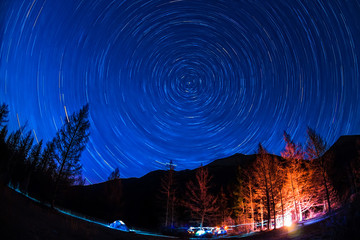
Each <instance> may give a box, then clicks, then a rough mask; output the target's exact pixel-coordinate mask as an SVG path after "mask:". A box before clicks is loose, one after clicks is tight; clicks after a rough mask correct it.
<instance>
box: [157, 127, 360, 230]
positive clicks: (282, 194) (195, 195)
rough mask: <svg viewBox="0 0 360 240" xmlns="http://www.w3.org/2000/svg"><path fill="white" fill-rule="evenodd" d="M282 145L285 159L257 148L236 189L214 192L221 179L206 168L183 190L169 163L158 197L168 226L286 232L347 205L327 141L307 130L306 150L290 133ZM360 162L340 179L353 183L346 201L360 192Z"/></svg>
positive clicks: (229, 188) (239, 172)
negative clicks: (188, 224)
mask: <svg viewBox="0 0 360 240" xmlns="http://www.w3.org/2000/svg"><path fill="white" fill-rule="evenodd" d="M284 143H285V148H284V150H283V151H282V152H281V157H279V156H276V155H273V154H270V153H269V152H268V151H267V150H266V149H265V148H264V147H263V146H262V145H261V144H259V146H258V149H257V153H256V157H255V159H254V160H253V161H251V162H250V163H249V164H244V165H243V166H242V167H241V168H240V167H239V170H238V176H237V181H236V183H234V184H233V185H232V186H222V187H220V188H219V186H215V185H214V184H215V182H219V179H216V180H217V181H213V180H212V178H213V177H212V175H211V174H210V173H209V171H208V168H207V167H203V166H201V167H200V168H198V169H197V171H196V174H195V177H194V178H193V179H190V180H187V183H186V184H185V187H183V186H179V185H178V184H177V179H176V177H175V176H176V174H175V171H174V164H173V163H172V162H170V164H169V165H168V169H167V171H166V173H165V175H164V177H163V179H162V183H161V191H160V192H161V193H162V196H163V198H162V199H163V201H162V202H163V206H164V217H163V219H164V220H163V224H164V226H166V227H168V228H169V227H173V226H176V225H183V223H184V222H186V220H188V222H193V224H194V225H197V226H203V225H208V226H221V225H236V226H238V230H239V231H241V232H249V231H255V230H266V229H274V228H278V227H282V226H284V225H286V224H289V223H291V222H298V221H302V220H304V219H309V218H312V217H316V216H318V215H322V214H326V213H329V212H331V211H332V210H334V209H336V208H338V207H339V206H340V205H341V204H342V203H343V202H344V200H346V199H345V197H344V195H343V192H344V189H339V188H336V187H334V186H335V185H336V182H334V181H338V179H339V178H334V177H333V175H334V172H336V169H335V168H336V167H335V164H334V162H335V161H334V160H335V159H334V156H333V154H332V153H331V152H330V151H327V150H328V146H327V143H326V141H325V140H324V139H323V138H322V137H321V136H320V135H319V134H317V133H316V132H315V131H314V130H313V129H311V128H308V129H307V142H306V143H305V144H304V145H302V144H300V143H295V142H294V141H293V140H292V139H291V137H290V136H289V135H288V134H287V133H286V132H284ZM359 162H360V158H359V155H357V157H356V158H354V159H352V160H351V161H350V162H349V165H351V167H350V168H347V172H346V176H341V177H342V178H345V179H348V182H350V183H351V187H349V191H350V192H349V193H348V194H347V196H346V197H348V196H350V195H351V194H353V193H357V192H358V191H359V189H360V167H359V166H360V164H359ZM215 189H216V190H215ZM184 220H185V221H184Z"/></svg>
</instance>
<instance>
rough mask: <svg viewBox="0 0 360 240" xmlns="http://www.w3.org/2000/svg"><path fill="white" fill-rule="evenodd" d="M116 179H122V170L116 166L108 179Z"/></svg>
mask: <svg viewBox="0 0 360 240" xmlns="http://www.w3.org/2000/svg"><path fill="white" fill-rule="evenodd" d="M114 179H120V171H119V168H118V167H117V168H115V170H114V171H112V172H111V173H110V175H109V177H108V181H110V180H114Z"/></svg>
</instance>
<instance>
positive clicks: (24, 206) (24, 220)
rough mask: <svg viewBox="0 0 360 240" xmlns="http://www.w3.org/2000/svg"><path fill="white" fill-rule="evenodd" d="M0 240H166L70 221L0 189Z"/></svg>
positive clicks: (47, 208) (6, 188) (7, 189)
mask: <svg viewBox="0 0 360 240" xmlns="http://www.w3.org/2000/svg"><path fill="white" fill-rule="evenodd" d="M0 239H9V240H10V239H27V240H38V239H46V240H48V239H54V240H57V239H59V240H60V239H62V240H63V239H69V240H72V239H77V240H78V239H104V240H107V239H116V240H122V239H124V240H132V239H134V240H137V239H139V240H140V239H141V240H152V239H167V238H162V237H159V236H156V237H155V236H146V235H139V234H135V233H128V232H121V231H118V230H114V229H110V228H107V227H104V226H101V225H97V224H94V223H91V222H87V221H84V220H81V219H77V218H73V217H70V216H67V215H64V214H60V213H59V212H57V211H55V210H53V209H51V208H49V207H46V206H43V205H42V204H39V203H36V202H34V201H32V200H30V199H28V198H27V197H25V196H23V195H22V194H19V193H17V192H15V191H14V190H12V189H9V188H8V187H4V186H0Z"/></svg>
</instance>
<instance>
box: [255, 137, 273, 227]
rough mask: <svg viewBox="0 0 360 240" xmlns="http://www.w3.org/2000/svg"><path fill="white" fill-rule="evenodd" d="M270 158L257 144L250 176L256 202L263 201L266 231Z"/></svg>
mask: <svg viewBox="0 0 360 240" xmlns="http://www.w3.org/2000/svg"><path fill="white" fill-rule="evenodd" d="M271 158H272V157H271V156H270V154H269V153H268V152H267V150H266V149H265V148H264V147H263V146H262V145H261V144H259V147H258V151H257V156H256V160H255V161H254V162H253V164H252V174H253V180H254V185H256V189H257V193H258V195H257V197H258V201H263V202H264V205H265V207H266V208H265V209H264V211H263V213H266V220H267V229H270V226H271V225H270V222H271V209H272V199H271V185H270V181H271V179H270V175H271V174H272V173H271V171H270V165H271V161H272V159H271Z"/></svg>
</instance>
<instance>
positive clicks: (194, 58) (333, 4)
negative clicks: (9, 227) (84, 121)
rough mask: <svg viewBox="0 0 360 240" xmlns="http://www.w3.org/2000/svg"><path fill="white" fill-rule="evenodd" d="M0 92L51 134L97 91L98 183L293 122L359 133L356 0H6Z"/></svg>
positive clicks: (248, 150) (247, 146) (16, 119)
mask: <svg viewBox="0 0 360 240" xmlns="http://www.w3.org/2000/svg"><path fill="white" fill-rule="evenodd" d="M0 7H1V10H0V11H1V12H0V21H1V22H0V23H1V26H0V41H1V42H0V44H1V45H0V47H1V49H0V82H1V84H0V102H5V103H7V104H8V105H9V110H10V116H9V126H10V127H11V129H13V130H14V129H17V128H18V127H19V125H25V124H26V125H27V128H28V129H30V130H31V131H32V132H33V134H34V136H35V137H36V138H37V139H44V140H46V141H47V140H51V139H52V137H53V136H54V135H55V133H56V131H57V129H59V128H60V127H61V125H62V123H63V121H64V118H65V117H66V115H67V114H71V113H72V112H74V111H77V110H78V109H80V108H81V106H82V105H84V104H86V103H89V104H90V124H91V130H90V131H91V135H90V140H89V142H88V145H87V149H86V150H85V151H84V152H83V154H82V157H81V162H82V164H83V175H84V176H85V177H86V179H87V180H88V182H89V183H96V182H101V181H104V180H106V179H107V177H108V176H109V174H110V172H111V171H113V170H114V168H116V167H119V169H120V174H121V176H122V177H140V176H142V175H144V174H146V173H148V172H149V171H152V170H156V169H164V166H163V165H162V163H166V162H169V161H170V160H173V162H174V163H175V164H176V165H177V168H176V169H177V170H181V169H186V168H195V167H198V166H200V164H207V163H209V162H211V161H212V160H215V159H217V158H222V157H226V156H230V155H232V154H235V153H243V154H252V153H254V152H255V150H256V147H257V144H258V143H259V142H261V143H263V145H264V146H265V147H266V148H267V149H268V150H269V151H270V152H272V153H274V154H279V153H280V151H281V150H282V148H283V147H284V144H283V141H282V133H283V131H284V130H286V131H287V132H288V133H289V134H290V135H291V136H293V137H294V139H295V140H296V141H298V142H305V140H306V128H307V126H310V127H312V128H314V129H315V130H316V131H317V132H319V133H320V134H321V135H322V136H323V137H324V138H325V139H326V140H327V142H328V143H329V144H333V143H334V141H336V140H337V138H338V137H340V136H341V135H347V134H359V133H360V94H359V91H360V78H359V70H360V68H359V60H360V59H359V57H360V2H359V1H356V0H348V1H345V0H331V1H329V0H311V1H310V0H309V1H305V0H303V1H300V0H298V1H296V0H294V1H286V0H283V1H280V0H279V1H265V0H238V1H231V0H223V1H220V0H218V1H215V0H214V1H209V0H173V1H169V0H156V1H155V0H122V1H120V0H119V1H115V0H113V1H110V0H94V1H77V0H74V1H70V0H69V1H68V0H66V1H52V0H47V1H46V0H29V1H27V0H24V1H17V0H3V1H1V3H0Z"/></svg>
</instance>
